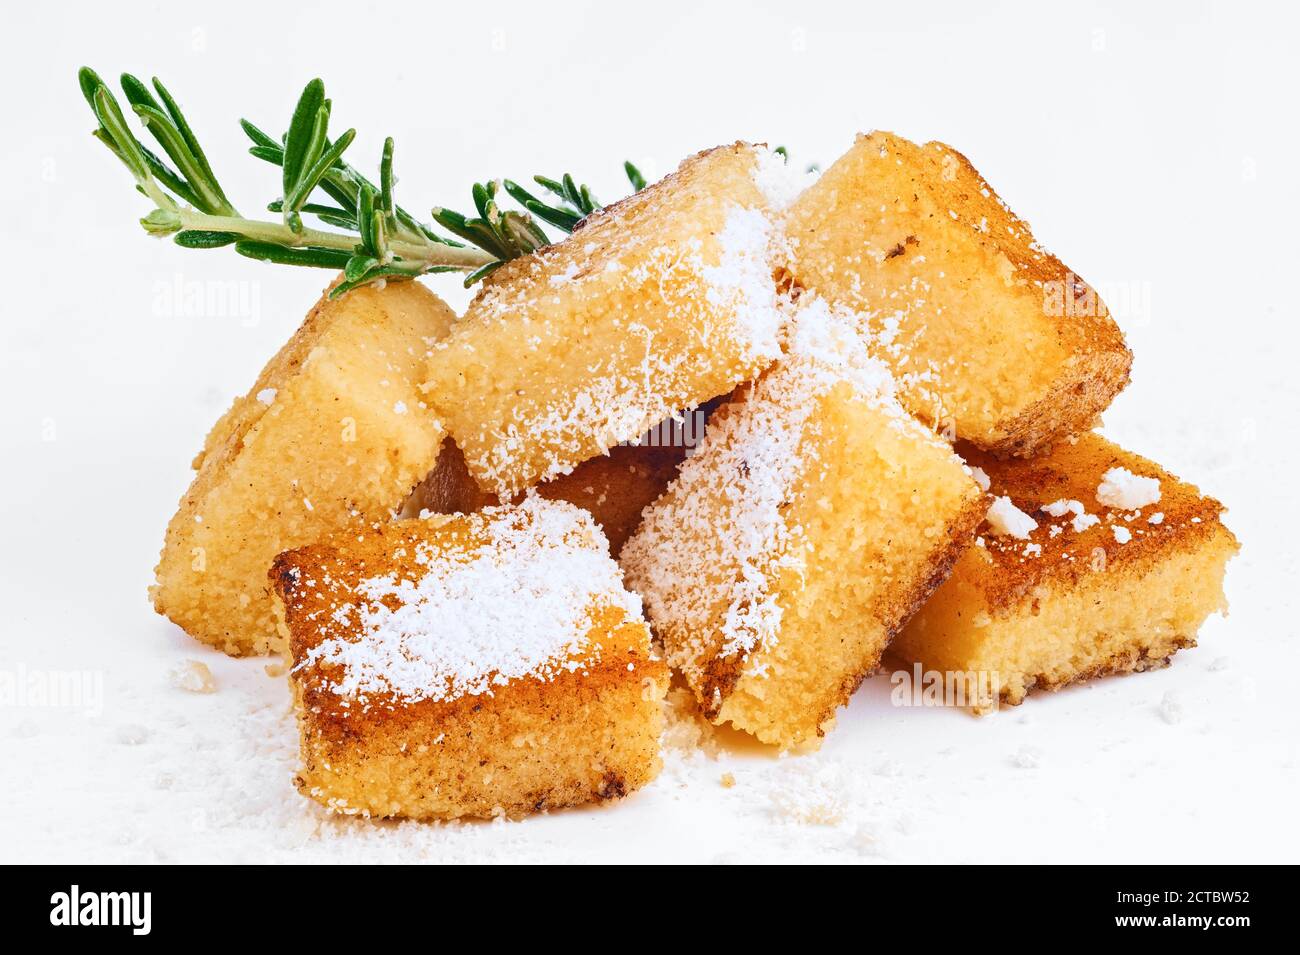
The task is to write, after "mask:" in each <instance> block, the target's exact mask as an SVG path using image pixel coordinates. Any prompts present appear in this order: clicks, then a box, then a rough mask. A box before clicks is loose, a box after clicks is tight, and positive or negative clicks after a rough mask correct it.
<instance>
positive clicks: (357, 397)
mask: <svg viewBox="0 0 1300 955" xmlns="http://www.w3.org/2000/svg"><path fill="white" fill-rule="evenodd" d="M454 319H455V314H454V313H453V312H452V310H451V309H450V308H448V307H447V306H446V305H445V304H444V303H443V302H442V301H441V300H440V299H439V298H438V297H437V296H435V295H434V294H433V293H432V292H430V291H429V290H428V289H426V288H424V287H423V286H422V285H420V284H419V283H418V282H401V283H395V284H391V285H389V286H388V287H386V288H383V289H379V288H361V289H356V290H354V291H351V292H349V293H347V294H346V295H344V296H342V297H341V298H338V299H335V300H333V301H331V300H329V299H327V298H322V299H321V301H320V302H319V303H318V304H317V305H316V307H315V308H314V309H312V311H311V313H310V314H309V315H308V316H307V319H306V320H305V321H304V322H303V324H302V326H301V327H300V328H299V329H298V331H297V332H296V333H295V334H294V336H293V338H291V339H290V340H289V342H288V343H287V344H286V345H285V346H284V347H283V348H282V349H281V350H280V352H279V353H278V354H277V355H276V356H275V357H274V358H273V359H271V361H270V363H269V364H267V366H266V367H265V368H264V369H263V370H262V373H261V375H259V376H258V379H257V382H256V384H254V385H253V387H252V388H251V389H250V390H249V392H248V394H247V395H245V396H244V397H242V398H239V399H237V400H236V401H235V403H234V405H233V406H232V407H231V409H230V410H229V411H227V412H226V414H225V415H224V416H223V417H222V418H221V419H220V420H219V421H218V422H217V423H216V425H215V426H214V427H213V429H212V431H211V433H209V435H208V437H207V441H206V442H205V445H204V448H203V451H202V453H201V454H200V455H199V456H198V458H196V460H195V462H194V464H195V469H196V470H197V472H198V473H197V475H196V476H195V478H194V481H193V483H192V484H191V485H190V487H189V490H187V491H186V492H185V497H184V498H182V500H181V506H180V509H179V510H178V511H177V512H176V516H175V517H173V518H172V520H171V523H170V524H169V525H168V527H167V537H166V541H165V543H164V545H163V551H162V558H161V560H160V561H159V563H158V568H157V572H156V573H157V584H156V585H155V586H154V587H153V588H151V590H150V594H151V596H152V598H153V602H154V607H155V608H156V609H157V611H158V612H159V613H161V614H164V615H166V616H167V617H168V618H170V619H171V620H172V621H173V622H175V623H176V624H178V625H179V626H181V627H182V628H183V629H184V630H185V631H186V632H187V633H189V634H190V635H191V636H193V637H196V638H197V639H199V640H202V641H203V642H204V643H209V644H212V645H213V646H215V647H218V648H220V649H222V650H224V651H226V652H227V653H231V654H248V653H266V652H268V651H270V650H272V649H274V648H275V647H276V645H277V644H278V640H279V638H278V635H277V631H276V620H275V613H274V603H273V598H272V595H271V591H270V588H269V587H268V586H267V581H266V571H267V568H269V567H270V566H271V561H272V560H274V559H275V556H276V554H278V553H280V552H281V551H283V550H287V549H289V548H291V547H298V546H301V545H303V544H307V543H309V542H311V541H313V540H315V539H316V538H317V537H319V536H321V535H323V534H327V533H330V532H332V531H336V530H340V529H342V528H344V527H349V526H355V527H361V526H364V525H365V524H367V523H370V522H374V521H378V520H387V519H388V518H389V516H390V515H391V514H392V513H393V512H394V511H395V510H396V509H397V508H398V507H399V506H400V505H401V503H402V501H403V499H404V498H405V497H406V495H407V494H408V493H409V492H410V490H411V488H412V487H413V486H414V485H415V484H416V483H417V482H418V481H419V480H420V479H421V478H422V477H423V476H424V475H425V474H426V473H427V472H428V471H429V469H430V468H431V467H432V466H433V462H434V461H435V460H436V457H437V453H438V447H439V445H440V443H441V441H442V437H443V430H442V427H441V425H440V424H439V423H438V422H437V420H436V419H435V418H434V417H433V416H432V415H431V414H430V413H429V412H428V410H427V409H426V408H425V407H424V401H423V397H422V396H421V394H420V392H419V390H418V387H417V386H418V383H419V381H420V378H421V371H420V370H421V369H422V368H423V364H424V361H425V357H426V355H427V353H428V350H429V348H430V347H431V346H432V344H433V343H434V342H435V341H437V340H438V339H439V338H441V337H442V336H443V335H445V334H446V333H447V330H448V329H449V328H450V327H451V323H452V322H453V321H454Z"/></svg>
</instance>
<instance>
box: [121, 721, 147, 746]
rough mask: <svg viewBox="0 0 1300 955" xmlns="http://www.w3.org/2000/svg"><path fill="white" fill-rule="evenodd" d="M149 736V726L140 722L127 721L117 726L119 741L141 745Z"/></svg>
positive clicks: (129, 744)
mask: <svg viewBox="0 0 1300 955" xmlns="http://www.w3.org/2000/svg"><path fill="white" fill-rule="evenodd" d="M148 738H149V729H148V727H145V726H141V725H140V724H139V723H126V724H124V725H122V726H119V727H118V728H117V741H118V742H119V743H123V744H125V745H127V746H139V745H140V744H141V743H143V742H145V741H146V740H147V739H148Z"/></svg>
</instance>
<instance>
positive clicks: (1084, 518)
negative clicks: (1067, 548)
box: [1070, 514, 1101, 534]
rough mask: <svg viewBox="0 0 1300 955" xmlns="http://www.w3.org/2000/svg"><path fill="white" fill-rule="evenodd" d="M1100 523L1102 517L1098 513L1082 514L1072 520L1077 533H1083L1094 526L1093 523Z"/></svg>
mask: <svg viewBox="0 0 1300 955" xmlns="http://www.w3.org/2000/svg"><path fill="white" fill-rule="evenodd" d="M1100 523H1101V518H1100V517H1098V516H1097V515H1096V514H1080V515H1079V516H1078V517H1076V518H1075V519H1074V520H1072V521H1071V522H1070V526H1071V527H1073V528H1074V532H1075V533H1076V534H1082V533H1083V532H1084V531H1086V530H1087V529H1088V528H1089V527H1092V525H1094V524H1100Z"/></svg>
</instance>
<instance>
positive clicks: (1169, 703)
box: [1160, 690, 1183, 726]
mask: <svg viewBox="0 0 1300 955" xmlns="http://www.w3.org/2000/svg"><path fill="white" fill-rule="evenodd" d="M1160 718H1161V719H1162V720H1164V721H1165V722H1166V723H1168V724H1169V725H1170V726H1173V725H1174V724H1175V723H1181V722H1182V721H1183V701H1182V699H1181V698H1180V697H1179V696H1178V695H1177V694H1176V693H1174V691H1173V690H1170V691H1169V692H1168V693H1166V694H1165V695H1164V698H1163V699H1161V701H1160Z"/></svg>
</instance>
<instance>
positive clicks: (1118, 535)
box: [1110, 524, 1133, 544]
mask: <svg viewBox="0 0 1300 955" xmlns="http://www.w3.org/2000/svg"><path fill="white" fill-rule="evenodd" d="M1110 532H1111V533H1112V534H1114V535H1115V543H1117V544H1127V543H1128V542H1129V541H1131V540H1132V539H1133V535H1132V533H1130V532H1129V529H1128V528H1127V527H1120V526H1119V525H1118V524H1117V525H1115V526H1113V527H1112V528H1111V529H1110Z"/></svg>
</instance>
